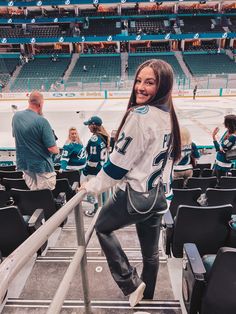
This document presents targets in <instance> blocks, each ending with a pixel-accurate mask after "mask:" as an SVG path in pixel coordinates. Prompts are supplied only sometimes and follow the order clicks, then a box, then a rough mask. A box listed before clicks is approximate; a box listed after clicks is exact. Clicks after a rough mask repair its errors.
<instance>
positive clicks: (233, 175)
mask: <svg viewBox="0 0 236 314" xmlns="http://www.w3.org/2000/svg"><path fill="white" fill-rule="evenodd" d="M230 172H231V174H232V177H236V169H230Z"/></svg>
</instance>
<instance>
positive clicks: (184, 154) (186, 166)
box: [174, 126, 200, 180]
mask: <svg viewBox="0 0 236 314" xmlns="http://www.w3.org/2000/svg"><path fill="white" fill-rule="evenodd" d="M180 137H181V158H180V160H179V161H178V162H177V163H175V165H174V179H178V178H181V177H182V178H184V179H185V180H187V179H188V178H189V177H192V175H193V167H194V164H195V161H196V159H198V158H200V153H199V151H198V149H197V145H196V144H195V143H193V142H192V139H191V135H190V132H189V130H188V129H187V128H186V127H183V126H182V127H181V128H180Z"/></svg>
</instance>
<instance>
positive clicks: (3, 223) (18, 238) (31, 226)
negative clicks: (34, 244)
mask: <svg viewBox="0 0 236 314" xmlns="http://www.w3.org/2000/svg"><path fill="white" fill-rule="evenodd" d="M43 220H44V215H43V209H37V210H35V211H34V212H33V213H32V215H31V217H30V219H29V220H28V222H26V221H25V220H24V218H23V216H22V213H21V212H20V210H19V209H18V207H17V206H8V207H1V208H0V250H1V253H2V256H3V257H6V256H8V255H9V254H10V253H12V252H13V251H14V250H15V249H16V248H17V247H18V246H19V245H20V244H21V243H23V242H24V241H25V240H26V239H27V238H28V237H29V236H30V235H31V234H32V233H33V232H34V231H35V230H37V229H38V228H39V227H40V226H41V225H42V222H43ZM46 245H47V242H45V243H44V244H43V246H42V247H41V248H40V249H39V250H38V252H37V253H38V255H39V254H41V253H42V252H43V250H44V249H45V248H46Z"/></svg>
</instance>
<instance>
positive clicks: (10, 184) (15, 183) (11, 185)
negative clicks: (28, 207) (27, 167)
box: [2, 178, 29, 190]
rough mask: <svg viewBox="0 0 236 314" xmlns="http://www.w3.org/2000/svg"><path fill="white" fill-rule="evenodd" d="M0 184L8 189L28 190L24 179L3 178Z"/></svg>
mask: <svg viewBox="0 0 236 314" xmlns="http://www.w3.org/2000/svg"><path fill="white" fill-rule="evenodd" d="M2 185H4V186H5V188H6V190H10V189H21V190H29V188H28V186H27V185H26V183H25V180H24V179H13V178H3V179H2Z"/></svg>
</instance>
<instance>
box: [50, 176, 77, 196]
mask: <svg viewBox="0 0 236 314" xmlns="http://www.w3.org/2000/svg"><path fill="white" fill-rule="evenodd" d="M61 192H64V193H66V201H67V202H68V201H69V200H70V199H71V198H72V197H73V196H74V195H75V191H73V190H72V188H71V186H70V184H69V180H68V179H66V178H64V179H57V181H56V187H55V189H54V190H52V193H53V196H54V197H55V198H57V197H58V195H59V194H60V193H61Z"/></svg>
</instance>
